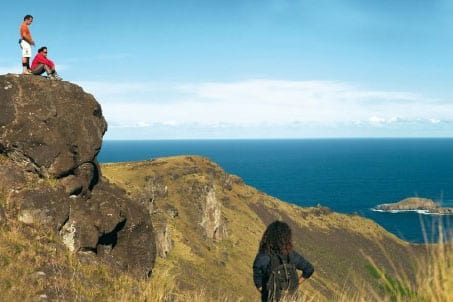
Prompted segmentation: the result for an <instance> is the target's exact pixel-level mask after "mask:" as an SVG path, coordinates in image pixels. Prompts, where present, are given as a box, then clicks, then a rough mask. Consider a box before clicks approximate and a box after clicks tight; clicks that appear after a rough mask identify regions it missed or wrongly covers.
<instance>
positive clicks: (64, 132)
mask: <svg viewBox="0 0 453 302" xmlns="http://www.w3.org/2000/svg"><path fill="white" fill-rule="evenodd" d="M0 108H1V110H0V199H1V200H2V203H0V214H1V215H0V223H7V221H8V220H9V219H17V220H19V221H21V222H22V223H24V224H26V225H31V226H33V227H39V228H48V229H51V230H52V231H53V232H55V233H57V234H58V235H59V236H60V238H61V240H62V241H63V242H64V243H65V245H66V246H67V247H68V248H69V249H70V250H71V251H73V252H75V253H78V252H86V253H92V254H95V255H96V257H98V258H101V259H104V260H106V261H108V262H109V263H112V264H114V265H115V266H116V267H119V268H120V269H122V270H124V271H128V272H131V273H133V274H135V275H137V276H143V277H144V276H148V275H149V274H150V272H151V271H152V268H153V265H154V261H155V254H156V248H155V238H154V232H153V227H152V224H151V219H150V215H149V212H148V210H147V209H146V208H145V207H144V206H143V205H141V204H139V203H138V202H136V201H134V200H131V199H130V198H129V197H128V196H127V195H126V193H125V191H124V190H122V189H119V188H118V187H117V186H115V185H112V184H110V183H108V182H107V181H106V180H105V179H104V178H102V176H101V171H100V168H99V165H98V162H97V159H96V156H97V154H98V152H99V150H100V148H101V145H102V136H103V134H104V133H105V131H106V130H107V123H106V121H105V119H104V117H103V115H102V110H101V107H100V105H99V103H97V102H96V100H95V99H94V97H93V96H92V95H90V94H87V93H85V92H84V91H83V90H82V88H80V87H79V86H77V85H74V84H71V83H68V82H57V81H48V80H46V79H44V78H41V77H35V76H18V75H6V76H0ZM2 204H3V205H2Z"/></svg>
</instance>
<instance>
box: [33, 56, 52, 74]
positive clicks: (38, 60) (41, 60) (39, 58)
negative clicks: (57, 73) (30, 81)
mask: <svg viewBox="0 0 453 302" xmlns="http://www.w3.org/2000/svg"><path fill="white" fill-rule="evenodd" d="M39 64H44V65H47V66H49V67H50V68H52V69H54V67H55V64H54V63H53V62H52V61H51V60H49V59H47V58H46V57H45V56H44V55H43V54H42V53H38V54H37V55H36V56H35V58H34V59H33V62H32V63H31V69H32V70H33V69H35V68H36V67H37V66H38V65H39Z"/></svg>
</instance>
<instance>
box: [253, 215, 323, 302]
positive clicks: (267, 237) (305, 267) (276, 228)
mask: <svg viewBox="0 0 453 302" xmlns="http://www.w3.org/2000/svg"><path fill="white" fill-rule="evenodd" d="M297 270H300V271H302V274H301V275H300V277H299V275H298V273H297ZM313 272H314V268H313V265H311V263H310V262H308V261H307V260H305V258H304V257H303V256H301V255H300V254H299V253H297V252H296V251H294V250H293V241H292V233H291V228H290V227H289V226H288V224H286V223H285V222H281V221H278V220H277V221H274V222H273V223H271V224H270V225H269V226H268V227H267V229H266V231H265V232H264V234H263V237H262V238H261V242H260V245H259V249H258V254H257V255H256V257H255V261H254V262H253V281H254V283H255V286H256V288H257V289H258V291H259V292H260V293H261V301H262V302H267V301H280V299H281V298H282V297H287V296H288V295H289V296H291V295H293V294H295V292H296V291H297V288H298V286H299V285H300V284H301V283H302V282H304V281H305V280H306V279H308V278H310V276H311V275H312V274H313Z"/></svg>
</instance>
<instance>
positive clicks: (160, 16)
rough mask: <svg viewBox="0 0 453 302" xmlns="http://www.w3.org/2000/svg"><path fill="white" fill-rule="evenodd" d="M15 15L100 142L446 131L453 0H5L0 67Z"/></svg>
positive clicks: (450, 113) (449, 131)
mask: <svg viewBox="0 0 453 302" xmlns="http://www.w3.org/2000/svg"><path fill="white" fill-rule="evenodd" d="M25 14H31V15H33V16H34V17H35V19H34V22H33V24H32V25H31V27H30V29H31V32H32V35H33V37H34V39H35V41H36V43H37V46H38V47H39V46H42V45H46V46H48V48H49V57H50V58H51V59H53V60H54V61H55V62H56V64H57V69H58V70H59V72H60V74H61V75H62V77H63V78H64V79H65V80H68V81H71V82H74V83H77V84H79V85H81V86H82V87H83V88H84V89H85V91H87V92H90V93H92V94H93V95H94V96H95V97H96V99H97V100H98V101H99V102H100V103H101V105H102V108H103V112H104V115H105V116H106V118H107V121H108V123H109V130H108V132H107V134H106V138H107V139H178V138H304V137H420V136H422V137H446V136H448V137H451V136H453V88H452V85H451V83H450V82H451V79H453V68H452V66H453V59H452V53H453V31H452V29H453V20H452V18H451V16H452V14H453V1H451V0H430V1H427V0H423V1H422V0H411V1H409V0H392V1H390V0H380V1H361V0H316V1H315V0H298V1H296V0H295V1H289V0H288V1H285V0H261V1H251V0H250V1H247V0H243V1H234V0H231V1H173V0H166V1H152V0H150V1H141V0H140V1H139V0H129V1H126V2H125V1H86V0H78V1H75V0H74V1H62V0H60V1H46V0H43V1H39V2H36V1H20V2H18V1H16V2H12V1H8V2H6V3H3V4H2V10H1V11H0V20H1V21H0V23H1V27H0V41H1V45H2V47H1V48H0V74H4V73H7V72H16V73H18V72H20V70H21V64H20V50H19V48H18V45H17V39H18V29H19V25H20V23H21V21H22V19H23V16H24V15H25ZM34 52H36V48H35V49H34Z"/></svg>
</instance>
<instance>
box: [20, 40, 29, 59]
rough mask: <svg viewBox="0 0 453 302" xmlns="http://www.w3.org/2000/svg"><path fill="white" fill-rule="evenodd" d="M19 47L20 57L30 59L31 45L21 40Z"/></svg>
mask: <svg viewBox="0 0 453 302" xmlns="http://www.w3.org/2000/svg"><path fill="white" fill-rule="evenodd" d="M20 47H21V48H22V57H24V58H30V57H31V45H30V44H29V43H28V42H27V41H25V40H23V39H22V41H21V42H20Z"/></svg>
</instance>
